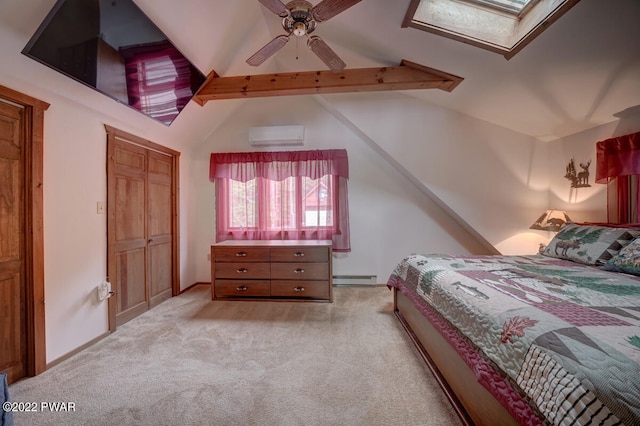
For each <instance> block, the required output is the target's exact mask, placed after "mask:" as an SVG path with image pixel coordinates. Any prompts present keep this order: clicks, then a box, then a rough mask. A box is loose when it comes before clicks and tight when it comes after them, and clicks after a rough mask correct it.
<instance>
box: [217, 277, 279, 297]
mask: <svg viewBox="0 0 640 426" xmlns="http://www.w3.org/2000/svg"><path fill="white" fill-rule="evenodd" d="M270 288H271V283H270V282H269V280H216V281H215V284H214V289H213V291H214V296H215V297H264V296H270V294H271V290H270Z"/></svg>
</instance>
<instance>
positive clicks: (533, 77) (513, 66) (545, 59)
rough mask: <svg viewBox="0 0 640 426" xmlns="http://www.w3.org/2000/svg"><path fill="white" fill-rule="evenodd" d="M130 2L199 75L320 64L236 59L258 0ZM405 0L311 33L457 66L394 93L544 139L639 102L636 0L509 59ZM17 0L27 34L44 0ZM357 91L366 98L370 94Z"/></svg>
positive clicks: (376, 51) (582, 19) (366, 56)
mask: <svg viewBox="0 0 640 426" xmlns="http://www.w3.org/2000/svg"><path fill="white" fill-rule="evenodd" d="M9 1H10V2H14V0H9ZM116 1H117V0H116ZM318 1H319V0H312V3H314V4H317V3H318ZM135 2H136V3H137V4H138V6H139V7H140V8H141V9H142V10H143V11H144V12H145V13H146V14H147V15H148V16H149V17H150V18H151V19H152V20H153V21H154V22H155V23H156V24H157V25H158V26H159V27H160V28H161V29H162V30H163V31H164V32H165V33H166V34H167V35H168V36H169V38H170V39H171V40H172V41H173V42H174V44H175V45H177V47H178V48H179V49H180V50H181V51H182V52H183V53H184V54H185V56H187V57H188V58H190V59H191V61H192V62H194V63H195V64H196V66H197V67H198V68H200V70H201V71H203V72H204V73H205V74H207V73H209V72H211V71H212V70H213V71H215V72H216V73H217V74H218V75H220V76H223V77H227V76H237V75H248V74H265V73H273V72H292V71H311V70H320V69H325V67H324V64H322V62H320V60H319V59H317V58H316V57H315V55H313V53H312V52H311V51H309V50H308V48H307V47H306V44H305V42H304V41H303V40H301V41H300V42H299V43H298V42H296V40H295V39H293V40H291V41H290V42H289V43H288V45H287V46H285V47H284V48H283V49H282V50H281V51H279V52H278V53H277V54H276V55H275V56H274V57H272V58H270V59H269V60H267V61H266V62H265V63H264V64H262V65H261V66H260V67H259V68H254V67H250V66H249V65H247V64H246V63H245V60H246V59H247V58H248V57H249V56H251V55H252V54H253V53H254V52H255V51H257V50H258V49H260V48H261V47H262V46H263V45H264V44H266V43H267V42H268V41H269V40H271V39H272V38H273V37H275V36H276V35H278V34H282V33H283V31H282V28H281V26H280V20H279V18H278V17H277V16H275V15H273V14H272V13H271V12H269V11H268V10H267V9H266V8H265V7H263V6H262V5H261V4H260V3H258V1H257V0H180V1H175V0H135ZM409 2H410V0H393V1H390V0H363V1H362V2H360V3H358V4H357V5H355V6H353V7H352V8H350V9H348V10H347V11H345V12H343V13H341V14H339V15H338V16H336V17H334V18H332V19H331V20H329V21H326V22H323V23H321V24H319V26H318V28H317V29H316V31H315V33H314V34H315V35H319V36H321V37H322V38H323V39H324V40H325V41H326V42H327V43H328V44H329V45H330V46H331V47H332V48H333V49H334V50H335V51H336V52H337V53H338V54H339V55H340V56H341V57H342V58H343V59H344V61H345V62H346V63H347V67H348V68H360V67H363V68H364V67H377V66H396V65H398V64H399V63H400V62H401V60H402V59H406V60H409V61H412V62H416V63H418V64H422V65H425V66H428V67H432V68H435V69H439V70H442V71H444V72H448V73H451V74H455V75H458V76H460V77H463V78H464V81H463V82H462V83H461V84H460V85H459V86H458V87H457V88H456V90H455V91H453V92H451V93H447V92H444V91H440V90H416V91H407V92H405V93H407V94H408V95H410V96H413V97H416V98H419V99H422V100H424V101H426V102H429V103H432V104H436V105H440V106H442V107H445V108H449V109H453V110H457V111H460V112H462V113H464V114H468V115H470V116H473V117H476V118H479V119H482V120H485V121H488V122H490V123H494V124H497V125H500V126H502V127H505V128H508V129H512V130H515V131H518V132H521V133H523V134H527V135H530V136H534V137H537V138H540V139H543V140H553V139H557V138H560V137H563V136H566V135H570V134H574V133H578V132H580V131H583V130H586V129H589V128H592V127H594V126H598V125H601V124H604V123H608V122H610V121H613V120H615V119H616V116H615V114H619V113H621V112H623V111H624V110H627V109H629V108H632V107H634V106H637V105H639V104H640V25H638V22H640V1H638V0H608V1H603V0H581V1H580V2H579V3H578V4H577V5H576V6H574V7H573V8H572V9H571V10H570V11H569V12H567V13H566V14H565V15H564V16H562V17H561V18H560V19H559V20H558V21H557V22H555V23H554V24H552V25H551V26H550V27H549V28H548V29H547V30H546V31H545V32H544V33H543V34H542V35H540V36H539V37H538V38H537V39H536V40H534V41H533V42H532V43H531V44H529V45H528V46H527V47H525V48H524V50H523V51H521V52H520V53H518V54H517V55H516V56H515V57H514V58H512V59H511V60H509V61H507V60H505V59H504V58H503V57H502V56H500V55H498V54H496V53H491V52H488V51H485V50H482V49H479V48H476V47H473V46H469V45H466V44H463V43H460V42H456V41H453V40H449V39H445V38H442V37H439V36H437V35H434V34H430V33H426V32H422V31H419V30H416V29H412V28H401V24H402V21H403V18H404V15H405V13H406V11H407V8H408V6H409ZM19 3H22V4H23V6H21V8H25V7H26V10H24V12H23V13H24V14H25V15H26V14H27V13H31V14H32V15H30V17H29V18H28V19H27V18H26V16H25V22H24V24H26V25H25V26H23V27H22V30H21V31H24V32H26V33H28V35H27V37H28V36H30V35H31V34H32V33H33V31H35V29H36V28H37V26H38V24H39V23H40V20H41V19H42V18H43V17H44V16H45V15H46V12H45V11H48V10H49V9H50V8H51V7H52V6H53V4H54V3H55V0H29V1H28V2H23V1H22V2H19ZM24 3H27V4H28V6H24ZM33 15H35V17H33ZM330 96H331V95H328V97H329V99H330ZM361 96H362V97H363V99H365V100H366V99H367V97H368V96H369V94H367V93H363V94H361ZM216 102H217V101H214V102H209V103H208V104H207V105H206V106H205V107H204V108H205V111H206V112H203V111H198V112H192V111H193V110H194V109H195V108H201V107H199V106H195V107H194V106H193V105H190V107H189V109H187V110H185V111H184V112H183V114H190V113H193V114H194V115H197V116H198V119H199V120H201V119H203V118H204V119H206V117H207V115H208V114H209V112H210V113H211V114H212V115H217V114H216V113H217V111H219V109H220V108H221V107H220V106H211V104H215V103H216ZM220 102H227V101H220ZM247 102H250V100H248V101H247ZM228 105H229V104H227V106H228ZM215 122H216V120H214V119H213V117H212V123H215ZM214 125H215V124H212V126H214ZM208 130H209V131H213V130H214V129H213V128H211V129H208Z"/></svg>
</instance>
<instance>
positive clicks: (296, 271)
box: [293, 268, 304, 274]
mask: <svg viewBox="0 0 640 426" xmlns="http://www.w3.org/2000/svg"><path fill="white" fill-rule="evenodd" d="M293 272H295V273H296V274H301V273H303V272H304V269H302V268H298V269H294V270H293Z"/></svg>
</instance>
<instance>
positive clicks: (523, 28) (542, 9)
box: [402, 0, 580, 59]
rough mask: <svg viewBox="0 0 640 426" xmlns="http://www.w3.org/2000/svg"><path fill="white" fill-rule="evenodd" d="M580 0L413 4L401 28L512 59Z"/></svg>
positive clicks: (427, 0) (422, 0) (420, 0)
mask: <svg viewBox="0 0 640 426" xmlns="http://www.w3.org/2000/svg"><path fill="white" fill-rule="evenodd" d="M579 1H580V0H411V4H410V5H409V9H408V11H407V14H406V16H405V20H404V22H403V24H402V26H403V27H412V28H417V29H420V30H423V31H428V32H431V33H435V34H438V35H441V36H443V37H447V38H451V39H454V40H458V41H462V42H463V43H467V44H471V45H474V46H477V47H480V48H483V49H487V50H490V51H492V52H497V53H500V54H502V55H503V56H504V57H505V58H507V59H511V58H512V57H513V56H514V55H515V54H516V53H518V52H519V51H520V50H521V49H522V48H523V47H524V46H526V45H527V44H528V43H530V42H531V41H532V40H533V39H535V38H536V37H537V36H538V35H540V34H541V33H542V32H543V31H544V30H545V29H546V28H547V27H548V26H549V25H550V24H551V23H553V22H554V21H555V20H557V19H558V18H559V17H560V16H562V15H563V14H564V13H565V12H566V11H568V10H569V9H571V8H572V7H573V6H574V5H575V4H577V3H578V2H579Z"/></svg>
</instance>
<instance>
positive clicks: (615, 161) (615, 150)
mask: <svg viewBox="0 0 640 426" xmlns="http://www.w3.org/2000/svg"><path fill="white" fill-rule="evenodd" d="M596 158H597V164H596V182H597V183H604V184H608V186H607V220H608V221H609V222H612V223H634V222H638V210H639V209H640V186H639V185H638V175H640V132H638V133H632V134H630V135H625V136H620V137H616V138H611V139H607V140H604V141H600V142H598V143H597V144H596Z"/></svg>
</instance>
